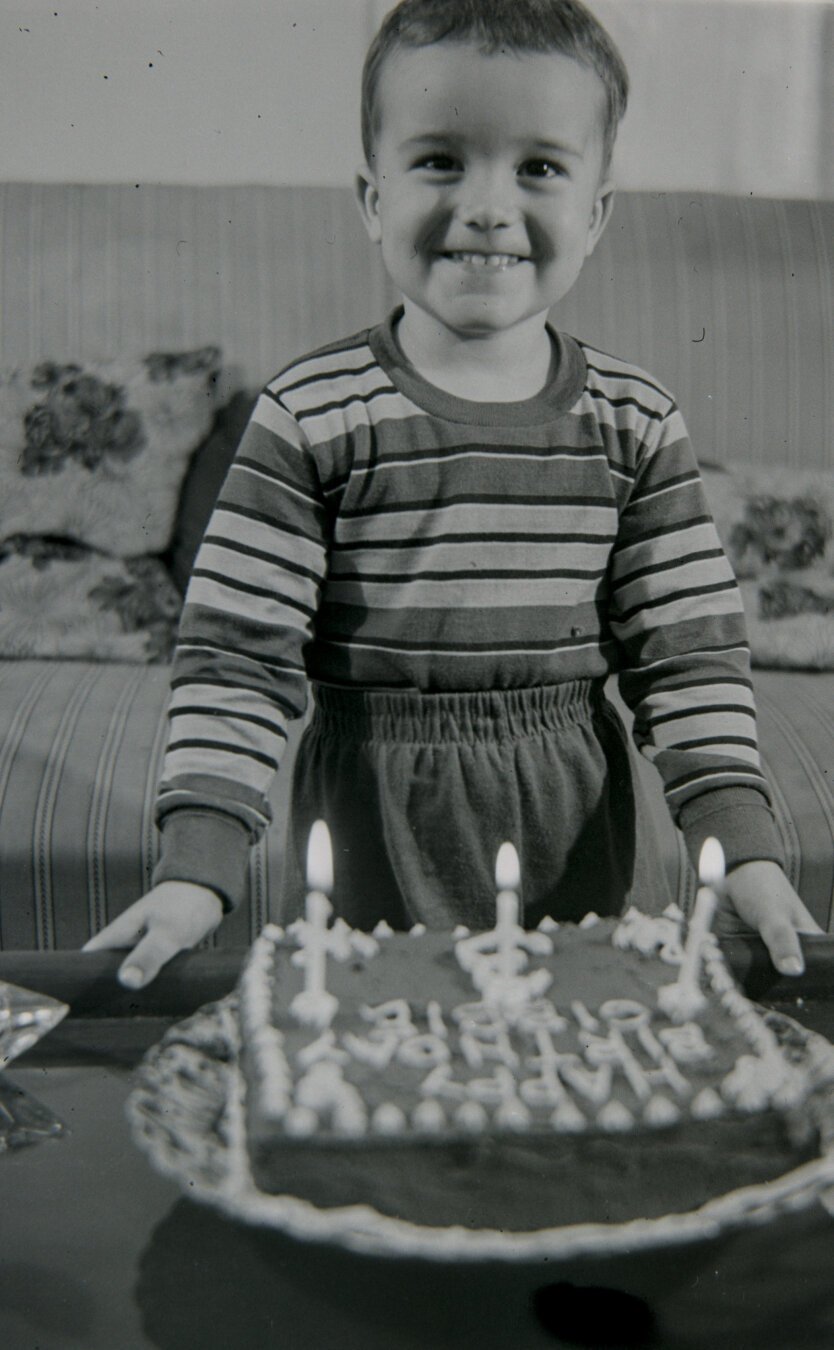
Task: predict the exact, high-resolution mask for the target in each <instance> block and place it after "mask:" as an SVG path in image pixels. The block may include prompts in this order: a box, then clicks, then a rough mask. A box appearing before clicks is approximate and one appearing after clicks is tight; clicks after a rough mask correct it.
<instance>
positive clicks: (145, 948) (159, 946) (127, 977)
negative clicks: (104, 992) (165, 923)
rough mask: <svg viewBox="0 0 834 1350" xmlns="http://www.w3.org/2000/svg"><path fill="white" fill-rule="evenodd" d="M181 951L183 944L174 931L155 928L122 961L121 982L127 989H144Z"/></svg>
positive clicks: (118, 976)
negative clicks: (174, 934)
mask: <svg viewBox="0 0 834 1350" xmlns="http://www.w3.org/2000/svg"><path fill="white" fill-rule="evenodd" d="M180 951H182V944H181V943H180V942H179V941H178V940H177V938H175V937H174V936H173V934H172V933H170V932H168V931H167V930H166V929H164V928H163V929H159V928H155V929H153V930H152V931H151V932H150V933H148V934H147V935H146V936H145V937H143V938H142V941H141V942H140V943H139V944H138V946H137V947H135V948H134V950H133V951H132V952H131V953H130V956H128V957H127V958H126V959H125V960H124V962H123V963H122V965H121V967H120V969H119V971H118V975H117V978H118V980H119V983H120V984H123V985H124V986H125V988H127V989H143V988H144V987H145V985H146V984H150V982H151V980H154V979H156V977H157V975H158V974H159V972H160V970H161V969H162V967H163V966H164V965H165V963H166V962H167V961H170V960H171V958H172V956H176V955H177V953H178V952H180Z"/></svg>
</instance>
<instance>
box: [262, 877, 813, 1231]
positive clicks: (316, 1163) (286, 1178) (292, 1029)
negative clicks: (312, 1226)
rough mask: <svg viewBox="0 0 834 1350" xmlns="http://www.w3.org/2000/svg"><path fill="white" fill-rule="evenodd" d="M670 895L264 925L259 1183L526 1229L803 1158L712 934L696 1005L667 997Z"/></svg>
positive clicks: (659, 1206) (762, 1035)
mask: <svg viewBox="0 0 834 1350" xmlns="http://www.w3.org/2000/svg"><path fill="white" fill-rule="evenodd" d="M322 898H323V897H322ZM308 917H309V916H308ZM681 919H682V916H680V914H679V913H677V912H675V911H667V914H666V915H664V916H663V917H661V918H653V919H652V918H647V917H646V916H644V915H642V914H640V913H638V912H637V911H636V910H631V911H629V913H628V914H627V915H626V916H625V917H624V918H622V919H620V920H611V919H606V920H597V919H596V918H595V916H590V917H589V919H588V920H586V921H585V922H583V924H582V925H579V926H575V925H572V924H562V925H559V924H556V923H553V922H552V921H548V920H545V921H544V923H543V924H542V925H541V926H540V928H539V929H538V930H537V931H535V932H534V933H529V934H522V933H521V930H518V929H517V930H515V936H514V937H513V939H512V941H511V942H510V943H509V945H508V944H507V942H506V941H503V945H502V940H501V939H500V933H499V930H498V929H496V930H495V931H494V932H492V933H488V934H476V935H473V934H469V933H467V932H466V931H465V930H464V931H458V932H456V933H454V934H450V933H438V932H426V931H425V930H424V929H422V928H419V927H418V928H416V929H414V930H412V932H411V933H392V932H391V931H390V930H389V929H387V927H386V926H385V925H380V926H379V927H378V928H377V930H375V932H374V934H372V935H369V934H364V933H358V932H356V931H354V930H351V929H349V928H348V927H347V925H345V924H344V923H343V922H342V921H340V920H337V922H336V924H334V925H332V926H331V927H329V928H325V929H322V927H321V925H319V926H318V927H315V926H313V925H311V924H310V923H309V922H308V920H303V921H299V922H298V923H297V924H295V925H293V926H292V927H291V928H290V930H288V931H287V932H286V933H285V932H283V930H281V929H279V928H276V927H274V926H269V927H267V928H266V929H265V930H264V932H263V933H262V935H261V936H260V937H259V939H258V940H257V942H256V943H255V945H254V947H253V949H252V952H251V953H250V956H249V958H248V962H247V965H246V968H245V971H244V974H243V977H242V980H241V986H240V1032H241V1047H242V1048H241V1060H240V1064H241V1072H242V1077H243V1083H244V1094H245V1099H244V1120H245V1147H246V1151H247V1154H248V1163H249V1167H250V1170H251V1175H252V1178H253V1180H254V1183H255V1185H256V1187H257V1188H258V1189H259V1190H260V1191H262V1192H264V1193H266V1194H270V1195H284V1194H289V1195H293V1196H297V1197H300V1198H302V1199H305V1200H308V1201H310V1202H311V1203H312V1204H314V1205H315V1206H317V1207H320V1208H324V1209H329V1208H334V1207H340V1206H346V1205H354V1204H361V1205H367V1206H370V1207H371V1208H372V1209H374V1210H376V1211H377V1212H378V1213H379V1214H382V1215H386V1216H390V1217H391V1218H395V1219H399V1220H406V1221H408V1222H410V1223H414V1224H418V1225H427V1226H429V1227H433V1228H434V1227H443V1228H447V1227H450V1226H464V1227H467V1228H472V1229H494V1230H501V1231H503V1232H523V1231H532V1230H538V1229H542V1228H551V1227H556V1226H564V1225H570V1224H585V1223H604V1224H611V1223H622V1222H625V1221H628V1220H631V1219H633V1218H646V1219H651V1218H656V1217H658V1216H661V1215H667V1214H677V1213H683V1212H688V1211H690V1210H693V1209H696V1208H698V1207H699V1206H701V1205H703V1204H704V1203H705V1202H707V1201H709V1200H711V1199H713V1198H715V1197H717V1196H723V1195H726V1194H727V1193H728V1192H732V1191H735V1190H736V1189H738V1188H739V1187H746V1186H757V1185H761V1184H763V1183H766V1182H769V1181H771V1180H773V1179H775V1178H777V1177H781V1176H783V1175H784V1174H785V1173H787V1172H790V1171H791V1170H792V1169H794V1168H797V1167H799V1166H800V1165H801V1164H802V1163H804V1162H806V1161H809V1160H810V1159H812V1158H814V1157H815V1156H816V1155H817V1152H818V1147H819V1144H818V1137H817V1132H816V1128H815V1126H814V1125H813V1123H812V1120H811V1116H810V1114H809V1112H808V1111H807V1110H806V1105H807V1100H808V1097H809V1094H810V1092H811V1091H812V1085H811V1083H810V1080H809V1078H808V1076H807V1075H806V1074H805V1073H804V1072H803V1071H802V1069H801V1068H799V1067H797V1066H796V1065H794V1064H793V1063H792V1062H791V1060H790V1058H789V1057H788V1056H786V1054H785V1053H784V1052H783V1049H782V1048H781V1047H780V1045H779V1043H778V1041H777V1038H776V1037H775V1036H774V1034H773V1032H772V1030H771V1029H770V1027H769V1026H768V1024H767V1022H766V1020H765V1019H764V1018H763V1017H762V1015H761V1014H760V1012H759V1010H757V1009H756V1008H755V1007H754V1006H753V1005H751V1004H750V1002H749V1001H748V1000H747V999H746V998H745V997H744V996H743V995H742V994H741V993H740V992H739V990H738V989H737V988H736V986H735V983H734V981H733V979H732V977H731V975H730V974H729V972H728V970H727V968H726V966H725V964H724V961H723V958H722V956H721V953H720V949H719V947H718V944H717V942H716V941H715V939H714V938H712V937H711V936H708V937H707V938H706V940H705V943H704V948H703V960H702V970H701V975H700V982H699V990H698V996H697V1000H696V1004H697V1006H695V1007H687V1006H686V1005H685V1004H684V1003H682V1002H681V1000H680V999H679V998H677V993H678V989H677V982H678V981H679V975H680V968H681V960H682V954H683V949H682V947H681ZM323 934H324V935H325V936H324V937H323ZM505 938H506V932H505ZM325 986H326V987H325Z"/></svg>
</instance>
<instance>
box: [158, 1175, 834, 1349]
mask: <svg viewBox="0 0 834 1350" xmlns="http://www.w3.org/2000/svg"><path fill="white" fill-rule="evenodd" d="M832 1269H834V1224H832V1222H831V1219H830V1218H829V1216H828V1215H826V1214H824V1213H823V1211H822V1210H821V1209H816V1208H815V1209H813V1210H811V1211H809V1212H807V1213H805V1214H802V1215H791V1216H786V1217H784V1218H781V1219H779V1220H778V1221H777V1222H776V1223H774V1224H772V1225H770V1226H768V1227H767V1228H761V1229H755V1230H751V1231H749V1232H746V1233H741V1234H738V1235H736V1236H735V1237H733V1238H726V1239H718V1240H715V1241H710V1242H703V1243H699V1244H697V1245H688V1246H686V1247H667V1248H658V1249H655V1250H654V1251H653V1252H652V1253H651V1254H650V1255H648V1256H647V1255H645V1254H644V1255H642V1256H638V1255H625V1256H617V1257H616V1258H604V1259H603V1258H593V1259H592V1258H587V1259H583V1260H579V1261H570V1262H557V1263H553V1264H548V1263H547V1262H542V1263H525V1264H523V1265H515V1264H505V1263H496V1262H491V1263H478V1264H464V1265H447V1264H443V1263H438V1264H433V1263H429V1262H425V1261H414V1260H401V1259H394V1258H391V1259H378V1258H372V1257H366V1256H361V1255H357V1254H353V1253H350V1252H345V1251H341V1250H339V1249H337V1248H335V1247H332V1246H329V1245H323V1244H317V1243H307V1242H298V1241H295V1240H293V1239H291V1238H287V1237H284V1236H283V1235H282V1234H280V1233H275V1232H272V1231H269V1230H265V1229H259V1228H249V1227H246V1226H244V1225H241V1224H238V1223H236V1222H234V1221H232V1220H227V1219H225V1218H223V1217H222V1216H220V1215H219V1214H216V1213H214V1212H213V1211H211V1210H207V1209H203V1208H202V1207H199V1206H196V1205H192V1204H191V1203H190V1202H189V1201H187V1200H184V1201H180V1202H179V1203H177V1204H176V1205H175V1206H174V1208H173V1210H172V1211H171V1212H170V1213H169V1214H168V1215H167V1216H166V1218H165V1219H164V1220H163V1221H162V1223H160V1224H159V1225H158V1227H157V1229H156V1231H155V1232H154V1234H153V1237H152V1239H151V1242H150V1244H149V1246H148V1248H147V1250H146V1251H145V1253H144V1255H143V1258H142V1261H141V1266H140V1272H139V1279H138V1285H137V1298H138V1303H139V1307H140V1310H141V1315H142V1319H143V1326H144V1333H145V1336H146V1337H147V1338H148V1340H149V1341H150V1343H151V1344H152V1345H153V1346H155V1347H158V1350H192V1348H193V1350H197V1348H198V1347H199V1350H228V1347H230V1346H234V1347H235V1350H264V1348H265V1347H270V1350H324V1347H331V1346H332V1347H334V1350H335V1347H338V1350H470V1347H471V1350H507V1347H508V1346H513V1347H514V1350H540V1348H541V1350H554V1347H558V1346H564V1347H572V1346H578V1347H583V1346H584V1347H594V1348H596V1350H602V1347H606V1348H607V1350H719V1348H720V1347H723V1346H725V1345H733V1346H734V1347H738V1350H754V1347H755V1350H831V1346H832V1345H834V1280H832V1277H831V1271H832Z"/></svg>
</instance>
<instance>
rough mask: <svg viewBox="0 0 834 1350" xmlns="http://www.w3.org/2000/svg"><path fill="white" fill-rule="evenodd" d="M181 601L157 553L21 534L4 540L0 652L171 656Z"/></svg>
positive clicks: (102, 657)
mask: <svg viewBox="0 0 834 1350" xmlns="http://www.w3.org/2000/svg"><path fill="white" fill-rule="evenodd" d="M181 603H182V597H181V596H180V593H179V591H178V590H177V588H176V586H175V585H174V583H173V581H172V580H171V578H170V576H169V574H168V572H167V570H166V568H165V567H164V566H163V564H162V563H161V562H160V560H159V559H158V558H153V557H141V558H112V557H108V556H107V555H106V554H102V553H96V552H94V551H93V550H91V549H88V548H86V547H85V546H84V545H83V544H75V543H72V542H70V541H67V540H60V539H46V538H32V537H24V536H20V537H18V538H15V539H9V540H6V542H5V543H4V544H2V545H0V657H61V658H75V659H85V660H88V661H89V660H93V661H133V662H152V661H167V660H168V659H169V658H170V656H171V654H172V651H173V645H174V638H175V636H176V630H177V622H178V619H179V613H180V606H181Z"/></svg>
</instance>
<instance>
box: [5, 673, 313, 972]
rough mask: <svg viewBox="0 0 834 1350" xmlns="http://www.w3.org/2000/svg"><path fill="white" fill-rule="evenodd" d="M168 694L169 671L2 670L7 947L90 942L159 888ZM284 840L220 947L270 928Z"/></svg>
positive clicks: (272, 843)
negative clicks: (157, 820) (154, 877)
mask: <svg viewBox="0 0 834 1350" xmlns="http://www.w3.org/2000/svg"><path fill="white" fill-rule="evenodd" d="M167 695H168V669H167V667H165V666H135V665H122V664H118V663H102V664H101V665H96V664H94V663H87V662H80V661H79V662H72V661H8V662H4V663H2V664H0V801H2V811H0V947H2V948H8V949H23V950H32V949H36V948H45V949H55V948H74V947H78V946H80V945H81V944H82V943H83V942H84V941H86V939H87V938H88V937H89V936H90V935H91V934H92V933H94V932H96V931H97V930H98V929H99V928H101V927H102V925H103V924H104V923H106V922H107V921H108V920H109V919H111V918H113V917H114V915H115V914H117V913H118V912H119V911H120V910H122V909H124V908H125V906H126V905H127V904H129V903H130V902H131V901H132V900H135V899H137V898H138V897H139V896H140V895H141V894H142V893H143V891H145V890H146V889H147V887H148V883H149V880H150V875H151V870H152V867H153V864H154V862H155V861H156V858H157V856H158V852H159V850H158V841H157V834H156V829H155V827H154V824H153V803H154V797H155V791H156V783H157V779H158V777H159V771H160V766H161V762H162V754H163V750H164V740H165V717H164V713H165V705H166V701H167ZM285 783H286V780H281V781H280V782H276V785H275V790H274V793H273V799H272V800H273V807H274V810H275V812H276V815H278V818H279V819H280V818H281V813H282V812H283V811H284V805H283V796H284V795H285V791H286V787H285ZM281 845H282V838H281V834H280V831H278V830H276V831H274V832H273V833H272V834H271V835H270V836H269V837H268V838H266V839H264V840H263V841H262V842H261V843H260V844H259V845H258V847H257V848H256V849H255V850H254V853H253V856H252V860H251V865H250V876H249V883H250V903H249V906H248V907H247V906H243V907H242V908H241V910H240V911H239V912H238V913H236V914H235V915H233V916H232V917H231V918H230V919H229V920H228V922H227V923H225V924H224V925H223V926H222V927H221V930H220V932H219V934H218V935H217V937H216V941H217V943H218V944H219V945H221V946H224V947H229V946H232V947H234V946H245V945H248V943H249V942H250V941H251V939H252V938H253V937H254V936H255V934H256V933H257V932H258V930H259V928H260V927H261V925H262V924H263V922H264V921H265V918H266V917H267V912H268V895H269V891H270V889H272V890H273V891H274V890H276V888H277V886H278V882H279V880H280V870H281V853H282V848H281Z"/></svg>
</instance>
